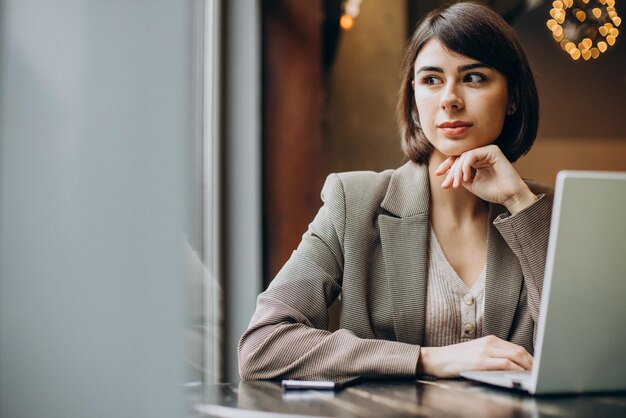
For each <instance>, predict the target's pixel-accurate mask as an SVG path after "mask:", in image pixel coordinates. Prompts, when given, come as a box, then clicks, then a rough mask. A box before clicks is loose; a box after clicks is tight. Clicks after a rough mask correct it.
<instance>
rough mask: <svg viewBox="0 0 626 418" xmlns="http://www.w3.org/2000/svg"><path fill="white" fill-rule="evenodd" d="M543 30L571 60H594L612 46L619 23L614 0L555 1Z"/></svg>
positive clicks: (616, 35)
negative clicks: (548, 32) (545, 28)
mask: <svg viewBox="0 0 626 418" xmlns="http://www.w3.org/2000/svg"><path fill="white" fill-rule="evenodd" d="M550 17H551V19H548V21H547V22H546V26H547V27H548V29H549V30H550V31H551V32H552V37H553V38H554V40H555V41H557V42H559V44H560V45H561V48H562V49H563V51H565V52H566V53H568V54H569V56H570V57H571V58H572V59H573V60H578V59H581V58H582V59H584V60H589V59H597V58H598V57H599V56H600V54H602V53H604V52H606V50H607V49H608V48H609V47H610V46H613V45H615V42H616V41H617V37H618V36H619V29H618V27H619V25H620V24H621V23H622V19H621V18H620V17H619V16H618V14H617V10H616V9H615V0H556V1H554V2H553V3H552V9H550Z"/></svg>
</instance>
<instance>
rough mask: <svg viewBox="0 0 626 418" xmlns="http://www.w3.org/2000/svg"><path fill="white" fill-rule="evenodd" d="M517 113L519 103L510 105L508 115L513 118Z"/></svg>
mask: <svg viewBox="0 0 626 418" xmlns="http://www.w3.org/2000/svg"><path fill="white" fill-rule="evenodd" d="M515 112H517V103H515V102H511V103H509V108H508V109H507V110H506V114H507V115H509V116H511V115H514V114H515Z"/></svg>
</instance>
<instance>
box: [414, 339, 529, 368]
mask: <svg viewBox="0 0 626 418" xmlns="http://www.w3.org/2000/svg"><path fill="white" fill-rule="evenodd" d="M532 365H533V357H532V356H531V355H530V354H529V353H528V351H526V350H525V349H524V347H521V346H519V345H516V344H513V343H510V342H508V341H505V340H502V339H500V338H498V337H496V336H494V335H489V336H486V337H482V338H478V339H475V340H472V341H467V342H464V343H459V344H453V345H448V346H445V347H422V348H421V350H420V356H419V359H418V361H417V372H418V373H419V374H425V375H429V376H435V377H440V378H450V377H459V373H460V372H462V371H466V370H529V369H530V368H531V367H532Z"/></svg>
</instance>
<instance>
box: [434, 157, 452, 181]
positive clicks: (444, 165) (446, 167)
mask: <svg viewBox="0 0 626 418" xmlns="http://www.w3.org/2000/svg"><path fill="white" fill-rule="evenodd" d="M454 160H456V158H455V157H448V158H446V160H445V161H444V162H443V163H441V164H439V167H437V169H436V170H435V175H437V176H441V175H443V174H445V173H446V171H448V170H449V169H450V167H452V164H453V163H454Z"/></svg>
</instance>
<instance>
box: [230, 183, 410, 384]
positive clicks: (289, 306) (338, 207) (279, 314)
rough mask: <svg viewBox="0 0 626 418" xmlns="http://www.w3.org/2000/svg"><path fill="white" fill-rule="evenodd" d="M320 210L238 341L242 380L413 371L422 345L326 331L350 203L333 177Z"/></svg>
mask: <svg viewBox="0 0 626 418" xmlns="http://www.w3.org/2000/svg"><path fill="white" fill-rule="evenodd" d="M322 200H323V201H324V205H323V206H322V208H321V209H320V210H319V212H318V214H317V215H316V217H315V219H314V220H313V222H312V223H311V224H310V225H309V228H308V230H307V232H306V233H305V234H304V235H303V237H302V241H301V243H300V244H299V246H298V248H297V249H296V250H295V251H294V252H293V254H292V255H291V258H290V259H289V261H288V262H287V263H286V264H285V266H284V267H283V268H282V269H281V271H280V272H279V273H278V275H277V276H276V278H275V279H274V280H273V281H272V283H271V284H270V286H269V287H268V289H267V290H266V291H265V292H263V293H261V294H260V295H259V297H258V299H257V307H256V311H255V313H254V315H253V317H252V319H251V321H250V324H249V326H248V329H247V330H246V331H245V333H244V334H243V336H242V337H241V339H240V341H239V347H238V357H239V374H240V376H241V378H242V379H243V380H253V379H276V378H299V379H338V378H350V377H357V376H363V377H382V376H396V377H398V376H406V377H408V376H415V368H416V364H417V358H418V356H419V347H418V346H415V345H411V344H405V343H400V342H396V341H386V340H376V339H364V338H360V337H358V336H357V335H355V334H354V333H353V332H352V331H350V330H347V329H339V330H337V331H335V332H329V331H327V327H328V307H329V306H330V305H331V304H332V303H333V301H334V300H335V299H336V298H337V296H338V295H339V294H340V292H341V282H342V275H343V264H344V263H343V239H344V233H345V223H346V204H345V195H344V190H343V185H342V182H341V179H340V177H339V176H338V175H334V174H333V175H330V176H329V177H328V179H327V180H326V183H325V185H324V188H323V190H322Z"/></svg>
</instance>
